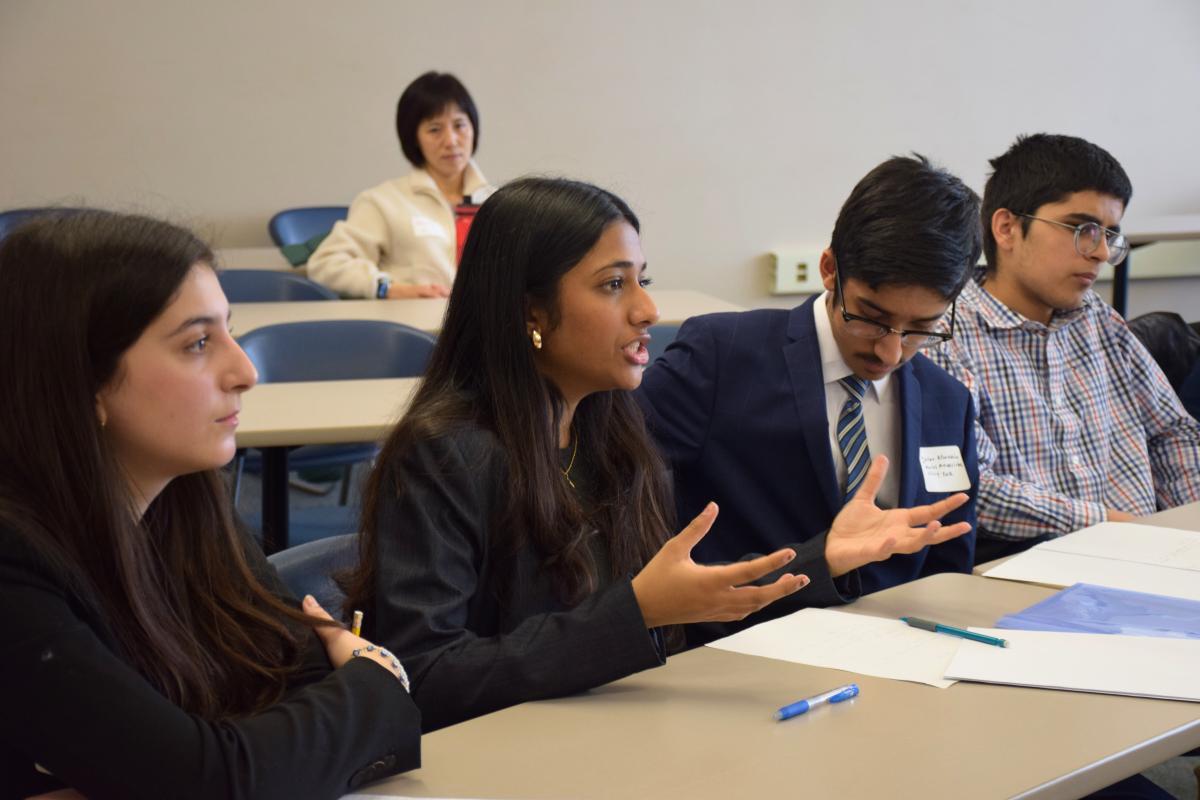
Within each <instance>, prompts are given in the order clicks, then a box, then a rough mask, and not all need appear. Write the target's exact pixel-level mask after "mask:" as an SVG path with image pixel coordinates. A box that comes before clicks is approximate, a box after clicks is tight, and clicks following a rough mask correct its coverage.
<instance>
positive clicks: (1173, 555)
mask: <svg viewBox="0 0 1200 800" xmlns="http://www.w3.org/2000/svg"><path fill="white" fill-rule="evenodd" d="M1037 549H1039V550H1053V551H1054V552H1056V553H1074V554H1076V555H1083V556H1097V557H1100V558H1112V559H1116V560H1118V561H1132V562H1136V563H1139V564H1153V565H1155V566H1160V567H1171V568H1173V569H1188V570H1193V571H1200V533H1196V532H1194V531H1178V530H1175V529H1174V528H1159V527H1156V526H1154V525H1138V524H1136V523H1133V522H1102V523H1100V524H1099V525H1093V526H1092V527H1090V528H1084V529H1083V530H1080V531H1076V532H1075V533H1070V534H1067V535H1066V536H1061V537H1059V538H1057V539H1051V540H1050V541H1048V542H1043V543H1041V544H1039V545H1037Z"/></svg>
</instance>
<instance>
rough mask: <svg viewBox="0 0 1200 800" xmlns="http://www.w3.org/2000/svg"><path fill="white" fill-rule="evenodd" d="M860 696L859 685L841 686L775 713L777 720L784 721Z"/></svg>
mask: <svg viewBox="0 0 1200 800" xmlns="http://www.w3.org/2000/svg"><path fill="white" fill-rule="evenodd" d="M857 696H858V684H857V683H851V684H850V685H848V686H839V687H838V688H836V689H830V690H829V691H828V692H822V693H821V694H818V695H816V696H814V697H810V698H808V699H807V700H799V701H797V702H795V703H792V704H791V705H788V706H784V707H783V708H781V709H779V710H778V711H776V712H775V719H778V720H784V719H791V718H792V717H798V716H800V715H801V714H804V713H806V712H808V711H811V710H812V709H814V708H816V707H817V706H823V705H825V704H826V703H840V702H842V701H843V700H849V699H850V698H851V697H857Z"/></svg>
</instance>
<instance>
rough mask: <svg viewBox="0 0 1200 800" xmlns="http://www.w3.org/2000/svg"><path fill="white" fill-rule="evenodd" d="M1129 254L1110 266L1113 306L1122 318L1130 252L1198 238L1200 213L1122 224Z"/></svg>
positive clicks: (1127, 294)
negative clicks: (1148, 246) (1154, 245)
mask: <svg viewBox="0 0 1200 800" xmlns="http://www.w3.org/2000/svg"><path fill="white" fill-rule="evenodd" d="M1123 227H1124V233H1125V238H1126V239H1128V240H1129V244H1130V245H1131V247H1130V254H1129V255H1128V256H1126V257H1125V260H1124V261H1122V262H1121V263H1120V264H1118V265H1117V266H1115V267H1113V287H1112V307H1113V308H1115V309H1116V310H1117V313H1118V314H1120V315H1121V316H1122V317H1123V316H1125V309H1126V307H1127V306H1128V304H1129V268H1130V265H1131V262H1132V261H1133V253H1132V250H1133V249H1135V248H1138V247H1143V246H1145V245H1148V244H1154V243H1155V242H1182V241H1192V240H1197V239H1200V214H1174V215H1169V216H1163V217H1140V218H1139V217H1136V216H1135V217H1134V218H1133V219H1131V220H1126V221H1125V222H1124V225H1123Z"/></svg>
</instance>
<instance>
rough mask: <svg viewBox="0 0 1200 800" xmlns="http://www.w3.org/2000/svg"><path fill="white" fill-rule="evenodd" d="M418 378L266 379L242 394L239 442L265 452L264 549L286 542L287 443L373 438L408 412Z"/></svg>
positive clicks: (364, 440)
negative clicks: (284, 381) (307, 380)
mask: <svg viewBox="0 0 1200 800" xmlns="http://www.w3.org/2000/svg"><path fill="white" fill-rule="evenodd" d="M417 382H418V381H417V379H416V378H389V379H385V380H363V381H316V382H311V383H264V384H260V385H258V386H256V387H255V388H254V390H253V391H251V392H247V393H246V394H245V395H243V396H242V410H241V413H240V414H239V415H238V423H239V424H238V430H237V445H238V447H258V448H261V449H262V453H263V480H262V499H263V518H262V525H263V549H264V550H265V551H266V552H267V553H268V554H270V553H274V552H275V551H277V550H281V549H284V548H286V547H287V546H288V483H287V476H288V466H287V459H288V447H289V446H296V445H301V444H337V443H340V442H374V441H378V440H379V439H381V438H382V437H383V436H384V434H385V433H386V432H387V431H388V429H390V428H391V426H392V425H393V424H395V422H396V420H397V419H399V418H400V416H401V415H402V414H403V413H404V411H405V409H406V408H407V406H408V401H409V398H410V396H411V394H412V391H413V389H414V388H416V385H417Z"/></svg>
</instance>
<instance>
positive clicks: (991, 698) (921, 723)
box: [362, 574, 1200, 800]
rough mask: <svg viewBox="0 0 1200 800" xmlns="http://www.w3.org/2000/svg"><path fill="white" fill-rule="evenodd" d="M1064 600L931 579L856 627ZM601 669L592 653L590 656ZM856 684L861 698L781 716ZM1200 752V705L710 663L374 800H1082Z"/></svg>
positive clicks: (449, 755) (686, 662)
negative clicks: (802, 702)
mask: <svg viewBox="0 0 1200 800" xmlns="http://www.w3.org/2000/svg"><path fill="white" fill-rule="evenodd" d="M1051 592H1052V590H1051V589H1047V588H1045V587H1038V586H1030V585H1026V584H1019V583H1012V582H1008V581H995V580H989V579H987V578H980V577H977V576H972V575H958V574H946V575H936V576H932V577H929V578H924V579H922V580H919V581H915V582H913V583H910V584H906V585H903V586H898V587H895V588H892V589H888V590H886V591H882V592H878V593H876V594H874V595H870V596H868V597H865V598H862V599H861V600H859V601H858V602H856V603H854V604H852V605H850V606H848V607H847V608H846V610H848V611H852V612H854V613H861V614H870V615H875V616H883V617H891V618H895V617H899V616H901V615H904V614H913V615H916V616H922V617H928V618H931V619H937V620H939V621H945V622H948V623H950V624H954V625H962V626H967V625H991V624H993V623H994V622H995V621H996V620H997V619H998V618H999V617H1000V616H1002V615H1004V614H1006V613H1010V612H1013V611H1017V610H1019V609H1022V608H1025V607H1027V606H1029V605H1031V604H1033V603H1035V602H1037V601H1039V600H1042V599H1044V598H1045V597H1047V596H1048V595H1049V594H1050V593H1051ZM580 657H581V658H586V657H587V654H580ZM849 682H856V683H858V684H859V686H860V687H861V690H862V692H861V695H860V696H859V697H858V698H856V699H855V700H852V701H849V702H846V703H842V704H839V705H837V706H829V707H825V708H822V709H818V710H816V711H814V712H813V713H811V714H809V715H805V716H803V717H798V718H795V719H792V720H789V721H787V722H782V723H778V722H775V721H774V720H773V719H772V717H771V715H772V712H773V711H774V710H775V709H776V708H779V707H780V706H782V705H785V704H787V703H789V702H791V701H794V700H797V699H799V698H801V697H806V696H810V695H812V694H815V693H817V692H820V691H824V690H827V689H830V688H832V687H835V686H840V685H842V684H845V683H849ZM1197 745H1200V704H1195V703H1185V702H1176V701H1167V700H1148V699H1143V698H1133V697H1117V696H1111V695H1099V694H1085V693H1081V692H1064V691H1053V690H1045V689H1029V688H1021V687H1012V686H994V685H986V684H972V683H965V682H963V683H958V684H956V685H954V686H952V687H950V688H948V689H935V688H933V687H930V686H924V685H920V684H914V683H905V682H902V681H891V680H884V679H880V678H871V677H867V676H862V675H855V674H853V673H848V672H841V671H837V670H830V669H823V668H818V667H809V666H804V665H799V664H792V663H788V662H784V661H775V660H771V659H766V658H757V657H754V656H745V655H740V654H736V653H729V652H725V651H720V650H714V649H711V648H700V649H698V650H694V651H691V652H688V653H684V654H682V655H679V656H675V657H673V658H671V659H670V660H669V662H668V663H667V665H666V666H664V667H661V668H659V669H655V670H650V671H648V672H644V673H641V674H638V675H634V676H631V677H629V678H625V679H624V680H620V681H617V682H615V683H612V684H610V685H607V686H603V687H600V688H598V689H595V690H593V691H591V692H587V693H585V694H582V695H578V696H574V697H568V698H563V699H558V700H550V701H542V702H536V703H526V704H524V705H520V706H516V707H514V708H510V709H506V710H503V711H499V712H497V713H494V714H490V715H487V716H484V717H480V718H478V719H475V720H471V721H468V722H465V723H462V724H459V725H455V726H452V727H450V728H445V729H443V730H440V731H436V732H434V733H432V734H429V735H428V736H426V737H425V738H424V740H423V745H422V747H423V755H422V761H423V764H424V765H423V766H422V767H421V769H419V770H416V771H414V772H412V773H410V774H408V775H402V776H397V777H395V778H392V779H390V780H388V781H385V782H382V783H379V784H376V785H374V786H371V787H367V788H365V789H363V790H362V791H365V792H368V793H371V794H376V795H385V796H387V795H406V796H412V797H473V798H530V799H531V800H535V799H536V798H564V797H570V798H577V799H578V800H586V799H587V798H616V797H620V798H626V797H628V798H635V797H636V798H642V797H647V798H650V797H653V798H680V799H681V800H684V799H686V800H707V799H708V798H714V799H716V798H721V800H724V799H725V798H729V797H781V796H789V797H790V796H797V795H798V796H800V797H806V798H881V797H904V798H908V797H920V798H953V799H954V800H959V799H960V798H965V797H971V798H975V797H978V798H992V797H995V798H1001V797H1021V798H1073V797H1079V796H1081V795H1084V794H1087V793H1089V792H1092V791H1095V790H1097V789H1099V788H1102V787H1104V786H1107V785H1109V784H1111V783H1114V782H1116V781H1117V780H1120V779H1121V778H1124V777H1127V776H1129V775H1132V774H1134V773H1137V772H1140V771H1142V770H1144V769H1147V768H1148V767H1150V766H1153V765H1154V764H1157V763H1161V762H1162V761H1164V760H1166V759H1168V758H1170V757H1172V756H1175V755H1179V754H1180V753H1184V752H1186V751H1188V750H1190V749H1192V748H1194V747H1196V746H1197Z"/></svg>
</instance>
